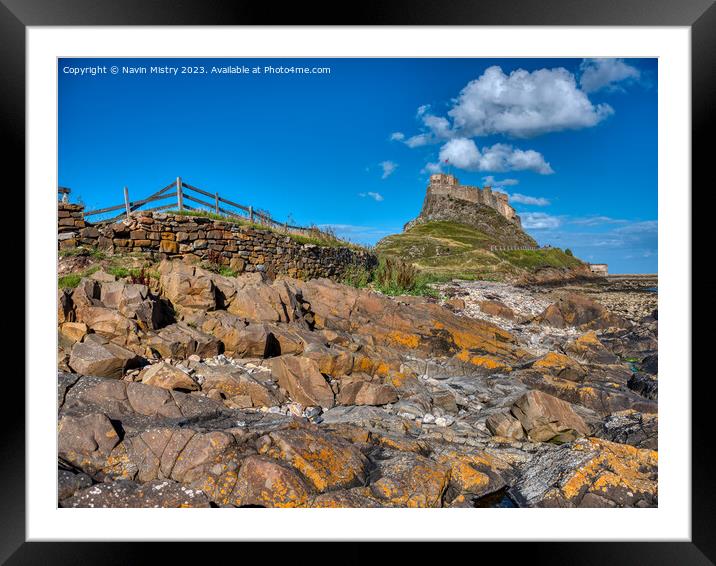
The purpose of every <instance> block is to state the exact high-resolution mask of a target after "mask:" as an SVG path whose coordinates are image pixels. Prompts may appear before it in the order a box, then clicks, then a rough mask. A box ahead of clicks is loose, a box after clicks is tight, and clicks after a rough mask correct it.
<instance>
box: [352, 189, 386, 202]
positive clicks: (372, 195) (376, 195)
mask: <svg viewBox="0 0 716 566" xmlns="http://www.w3.org/2000/svg"><path fill="white" fill-rule="evenodd" d="M358 196H359V197H363V198H366V197H368V198H372V199H373V200H374V201H376V202H382V201H383V200H385V199H384V198H383V195H381V194H380V193H376V192H373V191H368V192H367V193H358Z"/></svg>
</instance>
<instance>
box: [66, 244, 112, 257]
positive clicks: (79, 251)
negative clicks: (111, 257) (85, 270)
mask: <svg viewBox="0 0 716 566" xmlns="http://www.w3.org/2000/svg"><path fill="white" fill-rule="evenodd" d="M58 253H59V256H60V257H76V256H90V257H92V258H93V259H105V258H106V257H107V253H106V252H104V251H102V250H100V249H98V248H86V247H84V246H79V247H77V248H70V249H67V250H60V251H59V252H58Z"/></svg>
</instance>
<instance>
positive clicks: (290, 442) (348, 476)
mask: <svg viewBox="0 0 716 566" xmlns="http://www.w3.org/2000/svg"><path fill="white" fill-rule="evenodd" d="M266 440H267V442H264V443H262V444H261V445H260V446H259V453H261V454H265V455H267V456H270V457H272V458H275V459H277V460H282V461H284V462H286V463H287V464H289V465H290V466H292V467H293V468H295V469H296V470H298V471H299V472H301V474H302V475H303V477H305V478H306V479H307V480H308V482H309V484H310V485H311V486H312V487H313V488H314V489H315V490H316V491H318V492H321V493H322V492H325V491H329V490H334V489H339V488H350V487H354V486H357V485H361V484H363V483H364V481H365V477H366V476H365V474H366V468H367V466H368V460H367V459H366V457H365V456H363V454H361V452H360V450H358V449H357V448H356V447H355V446H354V445H353V444H351V443H349V442H347V441H346V440H344V439H342V438H340V437H338V436H335V435H332V434H328V433H325V432H320V431H318V430H317V429H309V428H289V429H285V430H279V431H275V432H271V433H269V435H268V437H267V438H266Z"/></svg>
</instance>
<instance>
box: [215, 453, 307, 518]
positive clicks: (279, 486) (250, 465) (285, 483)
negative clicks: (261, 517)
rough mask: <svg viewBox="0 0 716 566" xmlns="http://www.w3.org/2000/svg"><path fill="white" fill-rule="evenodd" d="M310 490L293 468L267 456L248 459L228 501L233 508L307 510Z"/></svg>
mask: <svg viewBox="0 0 716 566" xmlns="http://www.w3.org/2000/svg"><path fill="white" fill-rule="evenodd" d="M310 495H311V491H310V489H309V487H308V486H307V485H306V482H305V481H304V480H303V479H302V478H301V476H300V475H299V474H298V473H297V472H296V471H295V470H293V469H291V468H289V467H287V466H285V465H283V464H280V463H279V462H277V461H276V460H274V459H272V458H267V457H265V456H248V457H247V458H244V459H243V460H242V461H241V468H240V469H239V474H238V477H237V480H236V484H235V486H234V489H233V491H232V492H231V495H230V496H229V498H228V501H229V502H230V503H231V504H232V505H236V506H237V507H241V506H244V505H258V506H261V507H304V506H306V505H307V503H308V500H309V496H310Z"/></svg>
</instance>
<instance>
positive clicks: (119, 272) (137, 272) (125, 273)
mask: <svg viewBox="0 0 716 566" xmlns="http://www.w3.org/2000/svg"><path fill="white" fill-rule="evenodd" d="M106 271H107V273H109V274H110V275H114V276H115V277H117V278H119V279H124V278H126V277H129V278H131V279H142V278H144V277H149V278H151V279H159V272H158V271H152V270H149V271H147V270H145V269H144V268H143V267H120V266H110V267H107V269H106Z"/></svg>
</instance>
